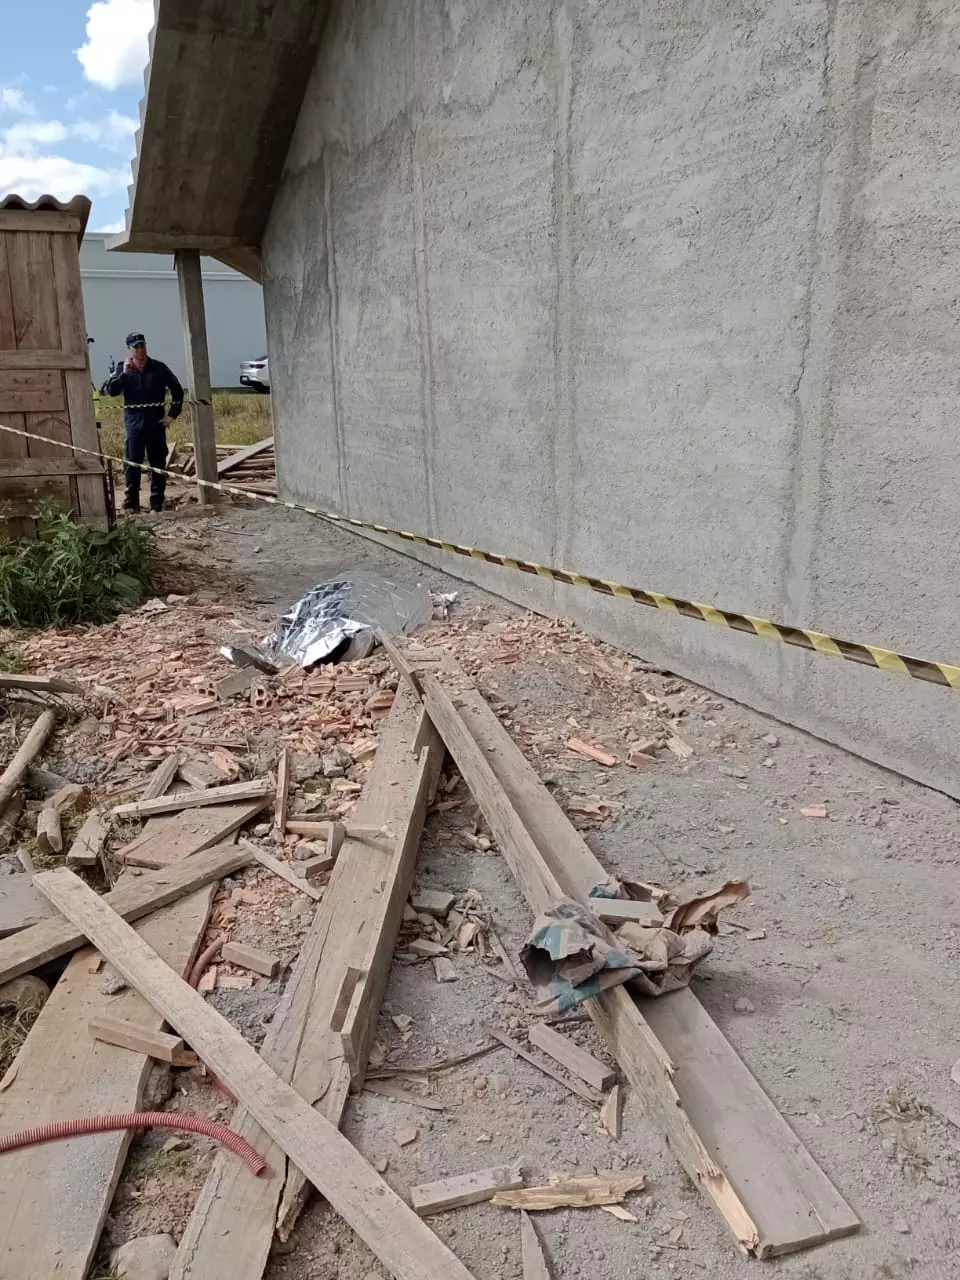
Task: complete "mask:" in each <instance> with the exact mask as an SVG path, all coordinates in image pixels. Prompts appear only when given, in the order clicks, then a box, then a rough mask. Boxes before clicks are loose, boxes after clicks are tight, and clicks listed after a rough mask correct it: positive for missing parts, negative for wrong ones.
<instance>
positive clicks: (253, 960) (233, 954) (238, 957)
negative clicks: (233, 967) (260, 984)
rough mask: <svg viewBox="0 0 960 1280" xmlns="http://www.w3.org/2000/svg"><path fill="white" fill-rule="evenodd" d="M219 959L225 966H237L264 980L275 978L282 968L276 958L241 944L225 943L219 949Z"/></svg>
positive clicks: (256, 948)
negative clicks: (224, 962)
mask: <svg viewBox="0 0 960 1280" xmlns="http://www.w3.org/2000/svg"><path fill="white" fill-rule="evenodd" d="M220 959H221V960H224V961H226V963H227V964H238V965H241V966H242V967H243V968H244V969H252V970H253V972H254V973H262V974H263V976H264V977H265V978H275V977H276V976H277V974H278V973H279V972H280V969H281V968H282V966H281V964H280V961H279V959H278V958H277V956H274V955H271V954H270V953H269V952H268V951H261V950H260V949H259V948H258V947H248V946H246V945H245V944H244V943H242V942H225V943H224V944H223V946H222V947H221V949H220Z"/></svg>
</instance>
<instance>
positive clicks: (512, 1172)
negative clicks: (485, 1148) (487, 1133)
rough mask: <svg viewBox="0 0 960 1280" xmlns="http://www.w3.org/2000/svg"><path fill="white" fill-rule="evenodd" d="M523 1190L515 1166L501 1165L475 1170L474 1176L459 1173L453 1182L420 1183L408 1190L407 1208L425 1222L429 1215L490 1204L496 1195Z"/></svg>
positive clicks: (442, 1180) (518, 1171)
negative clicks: (485, 1201) (408, 1204)
mask: <svg viewBox="0 0 960 1280" xmlns="http://www.w3.org/2000/svg"><path fill="white" fill-rule="evenodd" d="M522 1186H523V1173H522V1172H521V1170H520V1169H519V1168H517V1166H516V1165H508V1164H504V1165H498V1166H497V1167H496V1168H495V1169H478V1170H477V1171H476V1172H474V1173H461V1174H458V1175H457V1176H456V1177H453V1178H441V1179H440V1180H439V1181H438V1182H423V1183H421V1184H420V1185H419V1186H416V1187H411V1188H410V1204H411V1205H412V1206H413V1208H414V1209H415V1210H416V1211H417V1213H419V1215H420V1217H421V1218H426V1217H428V1216H429V1215H430V1214H432V1213H445V1212H446V1211H447V1210H448V1209H462V1208H463V1207H464V1206H465V1205H468V1204H480V1203H482V1202H483V1201H484V1200H492V1199H493V1197H494V1196H495V1195H496V1194H497V1193H498V1192H502V1191H512V1190H516V1189H517V1188H518V1187H522Z"/></svg>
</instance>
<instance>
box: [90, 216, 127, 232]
mask: <svg viewBox="0 0 960 1280" xmlns="http://www.w3.org/2000/svg"><path fill="white" fill-rule="evenodd" d="M126 229H127V223H126V219H124V218H118V219H117V220H116V222H107V223H104V224H102V225H101V226H99V227H97V231H99V232H100V234H101V235H107V236H115V235H116V234H117V232H118V231H126Z"/></svg>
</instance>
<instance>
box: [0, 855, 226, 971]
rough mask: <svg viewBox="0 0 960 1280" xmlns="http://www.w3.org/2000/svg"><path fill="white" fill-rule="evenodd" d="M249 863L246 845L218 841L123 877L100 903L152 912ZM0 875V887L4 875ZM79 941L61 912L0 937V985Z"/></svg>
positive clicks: (132, 915)
mask: <svg viewBox="0 0 960 1280" xmlns="http://www.w3.org/2000/svg"><path fill="white" fill-rule="evenodd" d="M249 862H250V855H249V853H248V852H247V851H246V849H241V848H238V847H237V846H236V845H218V846H217V847H216V848H215V849H207V850H206V852H204V853H198V854H195V855H194V856H193V857H192V858H188V859H187V860H186V861H184V862H181V863H179V864H176V865H174V866H172V867H170V869H169V870H167V871H157V872H154V874H153V875H149V876H139V877H136V878H133V879H131V880H129V881H123V882H122V883H120V884H118V885H117V887H116V888H115V889H114V890H112V891H111V892H110V893H108V894H106V895H105V896H104V899H103V900H104V902H107V903H109V905H110V906H111V907H112V908H113V909H114V910H115V911H116V912H118V913H119V914H120V915H122V916H123V918H124V919H125V920H139V919H140V918H141V916H145V915H149V914H150V912H151V911H159V910H160V909H161V907H166V906H169V905H170V903H171V902H176V901H177V899H178V898H182V897H183V896H184V895H185V894H188V893H192V892H193V891H194V890H195V889H202V888H203V886H204V885H207V884H210V883H211V882H212V881H214V880H219V879H221V878H222V877H223V876H229V875H233V873H234V872H235V871H240V870H241V869H242V868H243V867H245V866H247V864H248V863H249ZM8 878H9V879H12V878H15V877H2V878H0V886H2V885H3V884H4V883H5V882H6V880H7V879H8ZM83 945H84V936H83V934H82V933H80V932H79V931H78V930H76V929H74V928H73V927H72V926H71V925H70V924H69V923H68V922H67V921H66V920H64V919H62V917H60V916H53V917H51V918H50V919H49V920H43V921H41V923H40V924H35V925H33V926H31V928H29V929H25V930H24V931H23V932H22V933H18V934H16V935H15V936H14V937H12V938H4V939H3V940H2V941H0V986H2V985H3V983H5V982H8V981H9V980H10V979H11V978H19V977H20V975H21V974H22V973H29V972H30V971H31V970H32V969H38V968H40V966H41V965H44V964H47V963H48V962H49V961H51V960H57V959H59V957H60V956H66V955H69V954H70V952H71V951H76V949H77V948H78V947H82V946H83Z"/></svg>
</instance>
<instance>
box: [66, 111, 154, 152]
mask: <svg viewBox="0 0 960 1280" xmlns="http://www.w3.org/2000/svg"><path fill="white" fill-rule="evenodd" d="M138 124H139V121H137V120H135V119H134V118H133V116H122V115H121V114H120V112H119V111H110V112H109V113H108V114H107V115H106V116H104V118H103V119H102V120H77V121H76V123H75V124H74V125H73V126H72V127H71V130H70V132H71V134H72V136H73V137H74V138H80V139H82V140H83V141H84V142H94V143H96V144H97V145H98V146H100V147H106V149H107V150H108V151H117V152H119V153H120V154H121V155H126V156H130V155H133V135H134V134H135V133H136V131H137V125H138Z"/></svg>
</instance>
